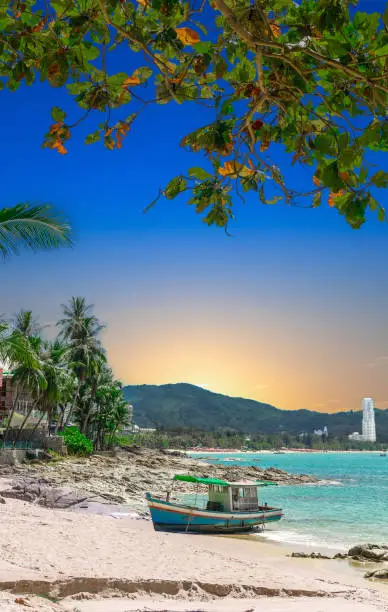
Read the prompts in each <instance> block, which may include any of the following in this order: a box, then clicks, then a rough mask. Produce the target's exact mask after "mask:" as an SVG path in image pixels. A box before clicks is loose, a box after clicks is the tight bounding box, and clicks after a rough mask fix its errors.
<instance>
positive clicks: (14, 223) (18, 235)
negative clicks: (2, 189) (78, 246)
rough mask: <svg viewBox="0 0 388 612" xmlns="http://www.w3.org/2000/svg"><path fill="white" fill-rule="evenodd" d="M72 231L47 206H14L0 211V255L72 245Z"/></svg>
mask: <svg viewBox="0 0 388 612" xmlns="http://www.w3.org/2000/svg"><path fill="white" fill-rule="evenodd" d="M70 234H71V230H70V226H69V225H68V223H67V222H66V221H65V220H64V219H61V218H60V216H59V214H58V212H57V211H55V209H54V208H53V207H52V206H49V205H47V204H44V205H37V206H31V205H30V204H17V205H16V206H13V207H11V208H0V253H1V255H3V257H7V256H9V255H17V254H18V253H19V251H20V248H21V247H25V248H28V249H30V250H32V251H43V250H48V249H55V248H58V247H60V246H71V244H72V242H71V237H70Z"/></svg>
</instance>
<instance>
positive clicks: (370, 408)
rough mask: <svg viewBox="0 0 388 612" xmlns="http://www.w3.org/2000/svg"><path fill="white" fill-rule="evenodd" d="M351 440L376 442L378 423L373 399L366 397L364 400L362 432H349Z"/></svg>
mask: <svg viewBox="0 0 388 612" xmlns="http://www.w3.org/2000/svg"><path fill="white" fill-rule="evenodd" d="M349 440H354V441H356V442H376V423H375V409H374V403H373V399H372V398H371V397H364V399H363V400H362V434H359V433H358V431H355V432H354V433H352V434H349Z"/></svg>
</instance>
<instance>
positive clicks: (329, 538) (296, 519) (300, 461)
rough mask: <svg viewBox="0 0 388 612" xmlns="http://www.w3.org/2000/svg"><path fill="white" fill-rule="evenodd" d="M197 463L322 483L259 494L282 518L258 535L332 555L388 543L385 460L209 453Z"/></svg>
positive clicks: (327, 455) (355, 455)
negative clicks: (275, 471)
mask: <svg viewBox="0 0 388 612" xmlns="http://www.w3.org/2000/svg"><path fill="white" fill-rule="evenodd" d="M195 456H196V457H197V458H198V455H195ZM201 458H204V459H206V460H207V461H209V462H210V463H225V465H229V466H232V465H233V464H235V465H256V466H258V467H262V468H268V467H276V468H280V469H282V470H286V471H287V472H294V473H301V474H302V473H303V474H312V475H313V476H316V477H317V478H319V479H321V480H323V481H326V484H320V485H297V486H288V485H287V486H278V487H268V488H262V489H259V494H260V498H261V501H263V502H267V503H268V505H273V506H277V507H281V508H283V510H284V513H285V517H284V518H283V519H282V520H281V521H279V522H278V523H275V524H274V525H271V526H268V527H266V528H265V531H264V534H263V535H264V537H266V538H268V539H272V540H277V541H280V542H286V543H292V544H296V545H300V546H302V547H312V548H313V547H315V548H317V547H321V548H326V549H332V550H333V551H334V550H335V551H342V550H346V549H347V548H349V547H350V546H351V545H353V544H359V543H361V542H372V543H375V542H376V543H385V544H388V456H387V457H381V456H380V455H379V454H378V453H376V454H375V453H311V454H310V453H290V454H284V455H276V454H270V453H268V454H264V453H263V454H250V453H236V454H215V453H210V454H208V455H206V454H203V455H201ZM231 460H233V462H232V461H231Z"/></svg>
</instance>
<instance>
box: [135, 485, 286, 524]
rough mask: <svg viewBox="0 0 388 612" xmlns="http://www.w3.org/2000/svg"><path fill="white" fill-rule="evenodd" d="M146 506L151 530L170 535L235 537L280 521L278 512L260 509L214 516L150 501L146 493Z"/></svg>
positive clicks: (279, 511) (155, 500) (174, 505)
mask: <svg viewBox="0 0 388 612" xmlns="http://www.w3.org/2000/svg"><path fill="white" fill-rule="evenodd" d="M147 500H148V506H149V509H150V512H151V517H152V522H153V524H154V528H155V529H157V530H169V531H191V532H197V533H198V532H199V533H202V532H204V533H206V532H212V533H225V532H229V533H235V532H243V531H251V530H252V529H255V528H257V527H261V526H263V525H264V524H265V523H268V522H273V521H279V520H280V519H281V518H282V516H283V512H282V510H281V509H280V508H262V509H261V508H260V509H258V511H255V512H233V513H230V512H215V511H211V510H201V509H198V508H191V507H189V506H184V505H180V504H174V503H171V502H166V501H164V500H161V499H158V498H154V497H151V495H150V494H149V493H147Z"/></svg>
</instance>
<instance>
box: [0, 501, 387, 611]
mask: <svg viewBox="0 0 388 612" xmlns="http://www.w3.org/2000/svg"><path fill="white" fill-rule="evenodd" d="M287 552H288V551H287V550H286V549H285V548H283V547H281V546H279V545H276V544H269V543H267V542H263V541H261V540H260V538H255V537H251V538H249V539H247V538H241V539H235V538H231V537H216V536H202V535H199V536H197V535H186V534H167V533H160V532H155V531H154V530H153V528H152V524H151V523H150V522H147V521H134V520H132V519H128V518H122V519H115V518H112V517H106V516H95V515H91V514H81V513H71V512H65V511H54V510H48V509H45V508H40V507H38V506H33V505H31V504H27V503H24V502H21V501H18V500H12V499H7V503H6V504H4V505H0V588H3V589H4V590H6V591H10V590H11V589H14V592H27V593H28V592H30V593H31V592H33V593H42V592H45V591H47V589H52V591H50V593H51V594H53V593H54V595H56V596H57V597H58V598H59V599H62V598H64V597H65V596H66V595H68V594H69V593H70V594H72V593H78V592H80V591H86V592H89V593H93V594H94V595H93V596H94V597H97V599H93V600H90V601H89V600H80V601H74V602H72V601H70V602H69V600H65V601H62V603H61V607H60V608H58V607H53V608H52V609H53V610H54V609H56V610H58V609H66V610H75V609H79V610H81V611H82V612H84V611H85V612H92V611H93V612H97V610H99V611H102V610H103V611H104V612H110V611H111V610H112V612H116V611H117V612H123V611H124V610H128V611H129V610H171V611H173V610H174V611H177V612H178V611H179V612H186V611H188V610H190V611H194V610H196V611H197V610H200V611H201V612H202V611H206V612H207V611H209V612H220V611H221V610H222V611H225V612H232V611H233V612H234V611H235V612H240V611H241V612H245V611H247V610H259V609H260V610H268V612H280V611H283V610H284V611H286V610H287V611H289V612H294V611H295V612H296V611H297V610H298V611H300V612H302V611H304V610H307V609H308V610H309V611H311V612H314V611H315V612H320V611H321V612H329V611H334V610H340V611H341V612H348V611H349V612H351V608H352V610H354V611H355V612H356V611H357V612H358V610H360V611H361V610H362V611H365V612H366V611H367V610H370V611H374V612H375V611H376V610H379V611H380V610H381V611H382V610H388V586H386V585H375V584H373V583H370V582H368V581H366V580H365V579H364V578H363V571H361V570H359V571H357V570H354V569H352V568H351V567H350V566H349V565H348V563H347V561H323V560H310V559H290V558H288V557H287V556H286V554H287ZM111 579H115V580H116V581H115V582H112V581H111ZM20 581H24V583H21V582H20ZM26 581H31V582H30V583H29V584H27V583H26ZM37 581H44V582H43V583H38V582H37ZM42 585H43V586H42ZM112 588H116V589H118V590H119V591H120V592H123V591H125V592H126V593H129V597H131V598H132V600H130V599H129V600H117V599H115V600H113V601H112V600H111V601H109V600H108V599H104V600H103V601H99V600H98V598H100V599H101V593H104V596H108V595H109V589H112ZM39 589H40V590H39ZM317 592H323V593H324V594H326V595H328V596H331V597H333V599H332V598H327V597H325V598H321V597H320V598H318V599H316V598H315V597H314V598H313V597H308V598H306V597H305V595H311V596H312V595H314V594H316V593H317ZM262 595H268V596H267V597H265V598H262V597H260V596H262ZM279 595H282V596H283V597H281V598H280V599H279ZM225 596H227V597H226V598H225ZM286 596H287V597H286ZM12 597H13V598H15V596H12V595H11V596H10V598H11V599H10V600H9V601H10V602H11V603H9V605H10V606H11V605H13V606H14V603H12V601H11V600H12ZM135 597H137V598H138V599H137V601H135V600H134V598H135ZM171 597H173V598H174V599H175V601H173V602H172V603H171V604H169V603H168V601H167V600H168V599H169V598H170V599H171ZM233 597H235V598H236V599H233ZM257 597H259V599H257ZM166 598H167V599H166ZM195 600H198V601H199V603H198V602H197V603H195ZM41 601H43V600H41ZM108 601H109V603H108ZM220 602H221V603H220ZM3 603H4V602H3ZM31 605H32V608H31V609H37V610H39V609H41V610H42V612H43V610H45V609H48V608H47V607H46V608H43V607H42V608H39V607H38V608H35V607H34V606H35V605H36V603H33V604H31ZM42 605H43V604H42ZM44 605H45V606H47V605H48V603H46V601H45V602H44ZM62 606H66V607H65V608H63V607H62ZM104 606H105V607H104ZM120 606H121V607H120ZM131 606H132V607H131ZM136 606H137V607H136ZM158 606H159V607H158ZM163 606H164V607H163ZM171 606H172V607H171ZM193 606H194V607H193ZM196 606H197V607H196ZM198 606H200V607H198ZM217 606H218V607H217ZM350 606H351V608H350ZM16 608H17V609H20V610H22V609H23V608H22V607H21V606H19V605H16ZM7 609H9V610H14V609H15V607H9V608H6V607H2V602H1V599H0V610H7ZM25 609H28V608H25Z"/></svg>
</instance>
